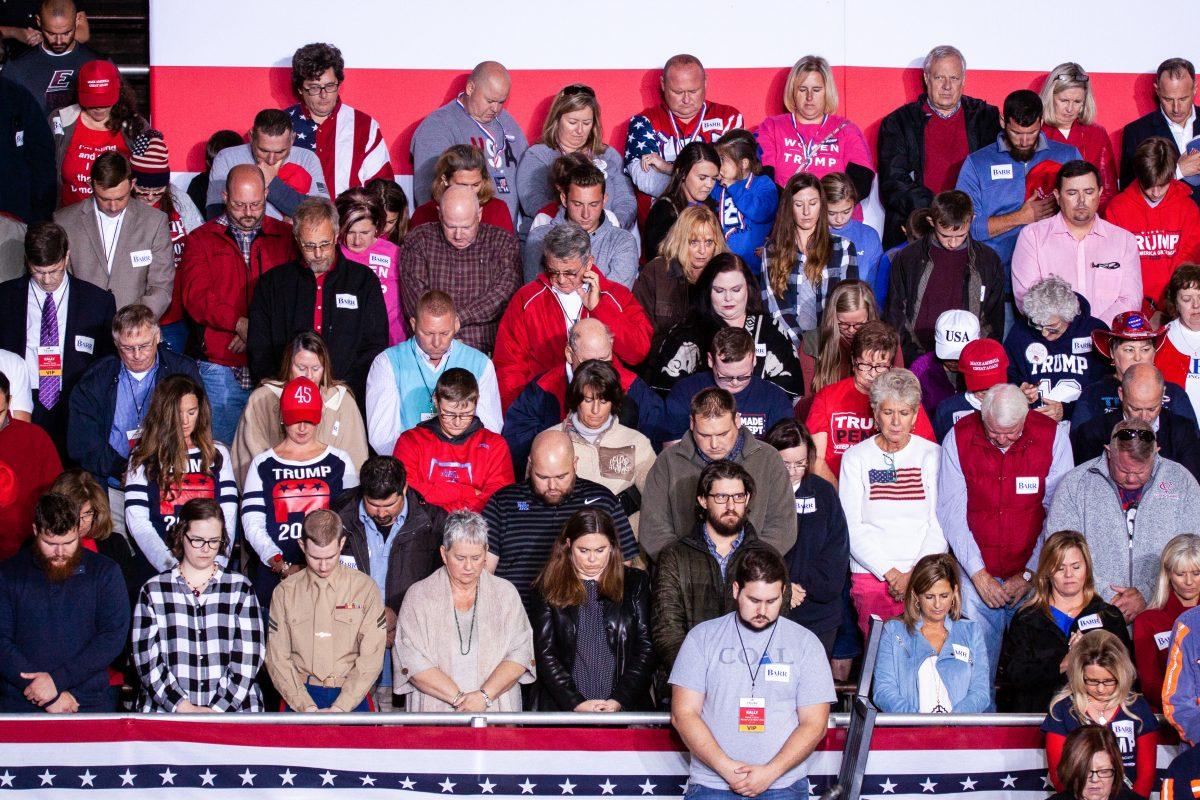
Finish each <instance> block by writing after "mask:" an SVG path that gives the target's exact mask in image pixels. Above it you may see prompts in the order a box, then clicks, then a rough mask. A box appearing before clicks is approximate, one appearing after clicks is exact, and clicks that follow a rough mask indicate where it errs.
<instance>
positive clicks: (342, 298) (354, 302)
mask: <svg viewBox="0 0 1200 800" xmlns="http://www.w3.org/2000/svg"><path fill="white" fill-rule="evenodd" d="M336 299H337V307H338V308H354V309H357V308H358V298H357V297H355V296H354V295H352V294H339V295H338V296H337V298H336Z"/></svg>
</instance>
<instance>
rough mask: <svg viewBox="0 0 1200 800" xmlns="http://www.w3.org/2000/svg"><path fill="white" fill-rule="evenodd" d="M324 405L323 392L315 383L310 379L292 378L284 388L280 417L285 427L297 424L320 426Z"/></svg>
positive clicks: (280, 401)
mask: <svg viewBox="0 0 1200 800" xmlns="http://www.w3.org/2000/svg"><path fill="white" fill-rule="evenodd" d="M324 405H325V404H324V402H323V401H322V400H321V390H320V389H319V388H317V385H316V384H315V383H313V382H312V381H310V380H309V379H308V378H292V379H291V380H290V381H288V384H287V386H285V387H283V396H282V397H280V398H279V416H280V417H282V418H283V424H284V425H295V424H296V423H297V422H308V423H311V424H313V425H320V424H321V411H322V409H323V407H324Z"/></svg>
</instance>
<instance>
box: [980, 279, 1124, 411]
mask: <svg viewBox="0 0 1200 800" xmlns="http://www.w3.org/2000/svg"><path fill="white" fill-rule="evenodd" d="M1020 306H1021V311H1022V313H1023V314H1024V315H1025V316H1024V318H1019V319H1017V320H1016V321H1015V322H1014V323H1013V326H1012V329H1011V330H1010V331H1009V332H1008V335H1007V336H1006V337H1004V349H1005V350H1006V351H1007V352H1008V380H1009V382H1010V383H1015V384H1017V385H1019V386H1020V387H1021V391H1023V392H1024V393H1025V396H1026V398H1028V400H1029V402H1030V403H1033V404H1035V408H1036V409H1037V410H1039V411H1041V412H1042V413H1043V414H1046V415H1047V416H1049V417H1050V418H1051V419H1053V420H1054V421H1055V422H1061V421H1062V420H1063V419H1068V418H1070V416H1071V410H1072V409H1073V408H1074V407H1075V401H1076V400H1078V399H1079V395H1080V394H1081V393H1082V392H1083V387H1084V386H1087V385H1088V384H1090V383H1091V382H1092V381H1097V380H1100V379H1101V378H1103V377H1104V376H1105V375H1107V374H1108V365H1107V364H1106V363H1105V362H1104V360H1103V359H1101V358H1100V357H1099V356H1098V355H1097V354H1096V352H1095V349H1094V348H1093V346H1092V332H1093V331H1098V330H1101V331H1106V330H1108V326H1107V325H1105V324H1104V323H1103V322H1101V321H1100V320H1098V319H1096V318H1095V317H1093V316H1092V309H1091V306H1090V305H1088V301H1087V300H1086V299H1085V298H1084V297H1082V296H1081V295H1079V294H1078V293H1077V292H1076V291H1075V290H1074V289H1072V288H1071V284H1069V283H1067V282H1066V281H1065V280H1063V279H1062V278H1060V277H1058V276H1057V275H1051V276H1050V277H1047V278H1043V279H1042V280H1040V281H1038V282H1037V283H1035V284H1033V285H1032V286H1030V287H1029V291H1028V292H1026V293H1025V297H1024V298H1022V300H1021V302H1020Z"/></svg>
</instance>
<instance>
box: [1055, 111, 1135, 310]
mask: <svg viewBox="0 0 1200 800" xmlns="http://www.w3.org/2000/svg"><path fill="white" fill-rule="evenodd" d="M1042 133H1044V134H1046V138H1047V139H1049V140H1050V141H1053V142H1062V143H1063V144H1069V145H1071V146H1073V147H1075V148H1076V149H1077V150H1079V152H1080V153H1081V154H1082V155H1083V160H1084V161H1087V162H1090V163H1092V164H1094V165H1095V166H1096V169H1098V170H1100V212H1101V213H1103V212H1104V209H1105V208H1107V207H1108V204H1109V203H1111V202H1112V200H1113V198H1114V197H1116V195H1117V158H1116V156H1114V155H1113V147H1112V139H1111V138H1109V135H1108V131H1106V130H1104V128H1102V127H1100V126H1099V125H1085V124H1083V123H1082V122H1076V123H1075V124H1074V125H1072V126H1071V135H1070V136H1063V135H1062V131H1060V130H1059V129H1058V128H1056V127H1054V126H1053V125H1043V126H1042ZM1105 322H1108V320H1105Z"/></svg>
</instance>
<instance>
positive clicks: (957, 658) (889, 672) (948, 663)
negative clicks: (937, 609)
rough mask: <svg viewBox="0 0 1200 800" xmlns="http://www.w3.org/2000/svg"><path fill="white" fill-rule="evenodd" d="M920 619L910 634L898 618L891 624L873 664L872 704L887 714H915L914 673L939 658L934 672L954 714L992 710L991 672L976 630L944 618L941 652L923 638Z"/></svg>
mask: <svg viewBox="0 0 1200 800" xmlns="http://www.w3.org/2000/svg"><path fill="white" fill-rule="evenodd" d="M923 624H924V621H923V620H921V621H918V622H917V624H916V625H915V626H914V628H913V631H912V633H909V632H908V629H907V628H906V627H905V626H904V621H903V620H900V619H893V620H889V621H888V622H887V623H886V624H885V625H884V627H883V637H882V639H880V642H879V658H878V659H877V660H876V662H875V690H874V696H875V704H876V705H878V706H879V710H880V711H883V712H885V713H909V714H911V713H916V711H917V709H918V708H919V706H920V693H919V691H918V688H917V670H918V669H920V667H921V664H922V663H924V661H925V659H927V658H929V657H930V656H932V655H937V671H938V675H940V676H941V678H942V682H943V683H944V684H946V690H947V691H948V692H949V694H950V702H951V703H952V704H953V707H954V713H956V714H970V713H978V712H984V711H992V710H994V709H993V706H992V699H991V689H990V686H989V684H990V681H991V670H990V669H989V668H988V657H987V650H986V648H985V647H984V644H983V633H982V632H981V631H980V630H979V626H978V625H976V624H975V623H973V622H971V621H970V620H968V619H959V620H953V619H950V618H949V617H947V618H946V631H947V634H948V635H947V636H946V643H945V644H943V645H942V652H941V653H940V654H937V653H934V650H933V647H932V646H931V645H930V644H929V641H928V640H926V638H925V637H924V636H922V635H921V626H922V625H923Z"/></svg>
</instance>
